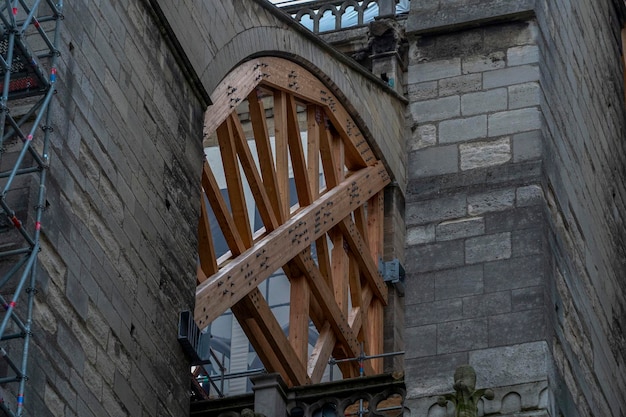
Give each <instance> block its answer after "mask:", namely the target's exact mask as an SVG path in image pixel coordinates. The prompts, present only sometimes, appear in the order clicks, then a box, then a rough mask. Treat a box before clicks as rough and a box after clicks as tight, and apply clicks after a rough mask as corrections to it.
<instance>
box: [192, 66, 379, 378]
mask: <svg viewBox="0 0 626 417" xmlns="http://www.w3.org/2000/svg"><path fill="white" fill-rule="evenodd" d="M211 100H212V102H213V103H214V104H213V106H211V107H210V108H209V110H208V111H207V113H206V115H205V124H204V135H205V142H206V141H208V142H211V143H212V144H213V146H219V149H220V154H221V161H222V166H223V174H224V177H225V182H226V188H227V190H228V201H226V199H225V198H224V197H223V195H222V193H221V189H220V188H221V187H220V186H218V181H217V179H216V175H215V173H214V172H213V169H212V167H211V166H209V164H208V163H207V162H206V161H205V164H204V168H203V173H202V188H203V191H204V193H203V198H202V202H201V203H202V204H201V218H200V222H199V227H198V237H199V267H198V287H197V291H196V307H195V312H194V317H195V320H196V323H197V324H198V327H199V328H204V327H206V326H208V325H209V324H210V323H211V322H212V321H213V320H215V319H216V318H217V317H219V316H220V315H221V314H223V313H224V312H226V311H227V310H228V309H231V311H232V312H233V314H234V316H235V317H236V318H237V320H238V322H239V324H240V325H241V327H242V329H243V330H244V332H245V333H246V335H247V336H248V339H249V340H250V343H251V344H252V345H253V346H254V348H255V351H256V353H257V354H258V355H259V358H260V359H261V361H262V362H263V365H264V366H265V368H266V370H267V371H268V372H278V373H280V374H281V376H282V377H283V379H284V380H285V381H286V382H287V384H289V385H291V386H297V385H304V384H310V383H317V382H320V381H321V379H322V376H323V373H324V370H325V368H326V366H327V364H328V361H329V359H330V358H331V355H332V357H334V358H335V359H344V358H354V357H358V356H359V355H362V354H363V352H365V354H366V355H377V354H381V353H382V350H383V331H382V327H383V307H384V305H385V304H386V302H387V287H386V284H385V283H384V282H383V279H382V277H381V275H380V273H379V271H378V261H379V259H380V258H381V257H382V251H383V229H382V227H383V217H384V204H383V193H384V187H385V186H386V185H387V184H388V183H389V182H390V178H389V175H388V173H387V171H386V169H385V167H384V166H383V164H382V162H381V161H379V160H378V159H377V158H376V157H375V155H374V153H373V152H372V149H371V148H370V147H369V145H368V143H367V141H366V139H365V137H364V136H363V135H362V133H361V132H360V130H359V128H358V127H357V125H356V124H355V122H354V121H353V119H352V117H351V116H350V114H349V113H348V112H347V111H346V110H345V109H344V107H343V106H342V105H341V104H340V102H339V100H338V99H337V97H335V95H334V94H333V93H332V92H331V91H330V89H329V88H328V87H327V86H326V85H324V84H323V83H322V82H321V81H320V80H319V79H317V78H316V77H315V76H314V75H312V74H311V73H310V72H308V71H307V70H305V69H303V68H302V67H300V66H298V65H297V64H295V63H293V62H290V61H287V60H285V59H280V58H274V57H265V58H258V59H254V60H251V61H248V62H245V63H243V64H242V65H241V66H239V67H238V68H236V69H235V70H233V71H232V72H231V73H230V74H229V75H228V76H227V77H226V78H225V79H224V80H223V81H222V83H221V84H220V86H219V87H218V88H217V89H216V90H215V92H214V93H213V95H212V97H211ZM243 119H245V120H243ZM252 141H254V145H253V146H251V143H252ZM290 178H292V179H293V181H294V183H295V184H294V185H295V190H296V194H297V200H296V203H295V204H293V195H291V196H290V190H289V181H290ZM320 178H322V179H320ZM248 189H249V190H250V193H251V194H252V196H253V199H254V202H253V204H254V205H255V207H256V210H258V214H259V217H260V218H261V220H262V223H263V228H261V229H260V230H256V231H255V230H253V229H252V228H251V226H250V224H251V222H250V219H249V214H248V213H249V212H250V210H249V208H250V207H249V205H250V204H251V202H250V201H247V200H246V198H245V197H244V194H245V192H246V190H248ZM291 193H292V194H293V191H291ZM290 197H291V202H290ZM209 210H212V213H213V215H214V217H215V219H216V221H217V224H218V225H219V229H220V232H221V234H222V235H223V236H224V239H225V241H226V243H227V245H228V249H229V251H228V252H227V253H226V254H224V255H222V256H219V257H218V256H216V252H215V242H214V238H213V236H214V235H215V230H211V227H210V221H209V216H208V213H209ZM281 268H282V270H283V271H284V273H285V275H286V276H287V277H288V279H289V282H290V303H289V305H290V307H289V329H288V334H285V333H284V332H283V330H282V328H281V325H280V324H279V323H278V321H277V319H276V317H275V316H274V315H273V314H272V311H271V309H270V306H269V305H268V302H267V300H266V299H265V298H264V296H263V294H262V293H261V291H259V289H258V288H257V286H258V285H259V284H261V283H262V282H263V281H264V280H265V279H267V278H268V277H270V276H271V275H272V274H273V273H274V272H275V271H277V270H280V269H281ZM310 322H312V323H313V324H314V325H315V328H316V330H317V332H318V334H319V337H318V338H317V341H316V342H315V344H314V346H313V348H312V353H310V354H309V346H308V344H309V339H308V334H309V333H308V330H309V323H310ZM361 365H362V367H363V369H360V366H359V364H358V363H356V362H349V361H345V362H341V364H340V369H341V371H342V374H343V376H344V377H345V378H349V377H356V376H359V375H372V374H377V373H381V372H382V370H383V369H382V359H380V358H379V359H374V360H372V361H368V362H366V363H365V364H361ZM196 374H197V370H196ZM197 376H198V375H196V377H197Z"/></svg>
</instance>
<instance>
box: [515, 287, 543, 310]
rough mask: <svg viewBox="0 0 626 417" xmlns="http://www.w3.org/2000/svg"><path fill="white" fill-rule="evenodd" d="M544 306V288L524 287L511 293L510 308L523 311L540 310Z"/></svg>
mask: <svg viewBox="0 0 626 417" xmlns="http://www.w3.org/2000/svg"><path fill="white" fill-rule="evenodd" d="M544 305H545V287H543V286H537V287H526V288H519V289H516V290H513V291H511V308H512V310H513V311H524V310H532V309H538V308H542V307H543V306H544Z"/></svg>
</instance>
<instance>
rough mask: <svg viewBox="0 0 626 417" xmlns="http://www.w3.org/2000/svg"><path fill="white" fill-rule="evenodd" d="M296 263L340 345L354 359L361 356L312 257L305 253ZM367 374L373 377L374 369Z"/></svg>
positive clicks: (348, 327) (346, 323) (298, 257)
mask: <svg viewBox="0 0 626 417" xmlns="http://www.w3.org/2000/svg"><path fill="white" fill-rule="evenodd" d="M294 262H296V264H298V267H299V268H300V269H301V270H302V272H304V274H305V275H306V277H307V278H308V279H309V285H310V287H311V292H312V293H313V297H314V298H315V299H316V300H317V301H318V302H319V303H320V306H321V307H322V310H323V311H324V314H325V316H326V318H327V319H328V321H329V322H330V325H331V327H332V328H333V331H334V332H335V336H337V339H338V341H339V344H340V345H341V346H342V347H344V348H345V350H346V353H347V354H348V355H350V356H352V357H357V356H359V354H360V352H361V347H360V345H359V341H358V339H357V337H356V336H355V334H354V332H353V331H352V328H351V327H350V325H349V324H348V321H347V320H346V316H344V314H343V313H342V311H341V309H340V308H339V306H338V305H337V303H335V302H334V301H333V296H332V292H331V290H330V288H328V286H327V285H326V283H325V282H324V278H323V277H322V276H321V274H320V272H319V270H318V269H317V266H316V265H315V262H314V261H313V259H312V258H311V255H310V254H309V253H307V252H305V251H303V252H302V253H300V255H298V256H296V257H295V258H294ZM366 374H367V375H372V374H373V369H372V368H371V367H366Z"/></svg>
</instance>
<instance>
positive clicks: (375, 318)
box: [364, 298, 384, 373]
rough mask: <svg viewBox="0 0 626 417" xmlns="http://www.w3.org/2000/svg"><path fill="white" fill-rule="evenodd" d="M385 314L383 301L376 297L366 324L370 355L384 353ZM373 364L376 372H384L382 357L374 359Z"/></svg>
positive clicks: (369, 310)
mask: <svg viewBox="0 0 626 417" xmlns="http://www.w3.org/2000/svg"><path fill="white" fill-rule="evenodd" d="M383 314H384V312H383V303H382V302H381V301H380V300H379V299H377V298H374V299H373V300H372V302H371V303H370V305H369V308H368V309H367V322H366V324H365V326H364V332H365V335H364V337H365V340H367V344H368V352H367V354H368V355H378V354H381V353H383V349H384V347H383V335H384V328H383V327H384V322H383V320H384V318H383ZM371 365H372V368H374V371H375V372H376V373H382V372H383V359H382V358H377V359H372V360H371Z"/></svg>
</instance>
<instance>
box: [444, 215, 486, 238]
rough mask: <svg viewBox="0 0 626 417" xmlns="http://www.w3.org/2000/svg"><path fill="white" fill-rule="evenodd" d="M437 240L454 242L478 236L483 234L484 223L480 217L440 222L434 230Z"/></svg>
mask: <svg viewBox="0 0 626 417" xmlns="http://www.w3.org/2000/svg"><path fill="white" fill-rule="evenodd" d="M436 233H437V240H454V239H462V238H466V237H472V236H478V235H482V234H484V233H485V221H484V219H483V218H482V217H470V218H465V219H458V220H450V221H445V222H441V223H439V224H438V225H437V229H436Z"/></svg>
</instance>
